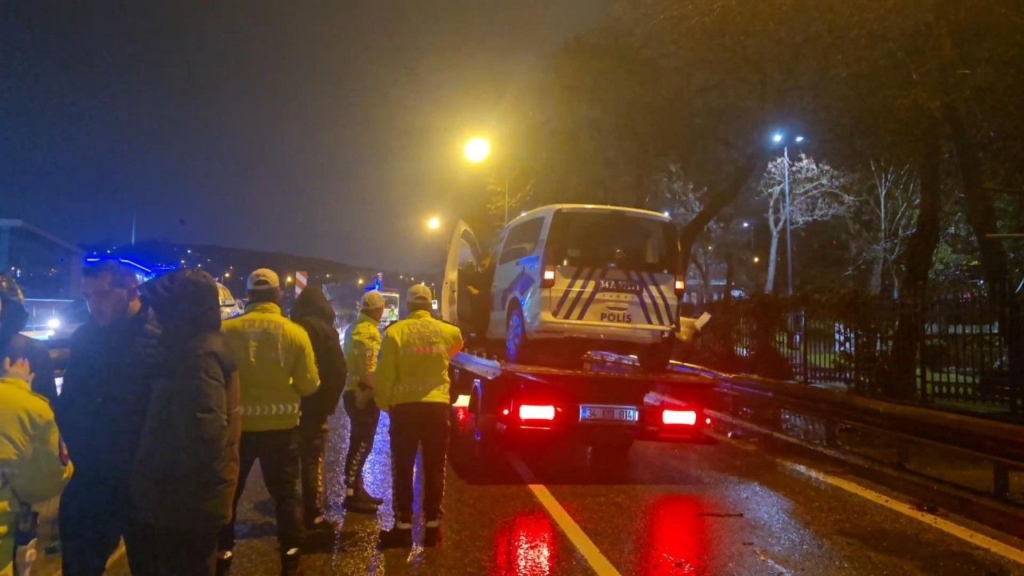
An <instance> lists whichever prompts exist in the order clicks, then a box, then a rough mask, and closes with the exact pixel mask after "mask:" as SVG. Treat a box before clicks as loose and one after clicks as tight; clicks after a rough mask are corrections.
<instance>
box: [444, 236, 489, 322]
mask: <svg viewBox="0 0 1024 576" xmlns="http://www.w3.org/2000/svg"><path fill="white" fill-rule="evenodd" d="M480 255H481V253H480V245H479V243H477V240H476V236H475V235H474V234H473V231H472V230H471V229H470V228H469V226H468V225H467V224H466V223H465V222H463V221H462V220H459V222H458V224H456V226H455V233H454V234H453V235H452V240H451V243H449V245H448V258H447V260H446V262H445V267H444V281H443V283H442V285H441V319H442V320H444V321H446V322H451V323H452V324H455V325H457V326H459V327H460V328H461V327H463V326H464V325H466V326H468V325H469V324H470V323H471V322H472V318H471V317H470V311H471V310H472V307H471V301H470V298H469V293H468V291H467V286H466V280H467V277H469V276H473V275H475V272H476V268H477V265H478V264H479V263H480ZM460 320H461V321H460Z"/></svg>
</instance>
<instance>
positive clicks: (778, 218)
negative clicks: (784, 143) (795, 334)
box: [758, 154, 850, 293]
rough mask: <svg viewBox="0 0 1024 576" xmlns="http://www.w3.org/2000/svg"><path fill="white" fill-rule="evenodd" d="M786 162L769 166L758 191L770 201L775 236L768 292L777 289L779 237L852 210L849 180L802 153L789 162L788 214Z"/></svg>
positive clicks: (767, 281)
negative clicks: (787, 226)
mask: <svg viewBox="0 0 1024 576" xmlns="http://www.w3.org/2000/svg"><path fill="white" fill-rule="evenodd" d="M786 168H787V167H786V159H785V158H776V159H775V160H772V161H771V162H769V163H768V167H767V169H766V170H765V172H764V175H763V176H762V177H761V182H760V183H759V185H758V192H759V194H760V196H761V197H762V198H766V199H767V200H768V213H767V219H768V229H769V230H770V231H771V233H772V237H771V245H770V248H769V250H768V278H767V279H766V280H765V284H764V291H765V293H772V292H773V291H774V288H775V269H776V265H777V260H778V251H779V234H781V233H782V231H783V230H785V229H786V218H787V217H788V218H789V219H790V223H789V226H790V228H799V227H801V226H804V225H806V224H809V223H811V222H818V221H822V220H830V219H832V218H835V217H837V216H841V215H844V214H846V213H847V212H848V211H849V202H848V196H846V195H845V194H844V193H843V189H844V188H845V187H846V186H847V184H848V182H849V180H850V178H849V177H848V176H847V175H846V174H844V173H842V172H840V171H839V170H836V169H835V168H832V167H831V166H829V165H828V164H825V163H824V162H815V161H814V159H813V158H811V157H809V156H806V155H804V154H801V155H800V156H799V157H798V158H797V159H796V160H795V161H793V160H791V161H790V162H789V171H790V172H789V213H788V214H787V211H786V203H785V178H786V173H785V170H786Z"/></svg>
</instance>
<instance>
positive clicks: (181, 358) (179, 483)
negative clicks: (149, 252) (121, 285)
mask: <svg viewBox="0 0 1024 576" xmlns="http://www.w3.org/2000/svg"><path fill="white" fill-rule="evenodd" d="M139 291H140V296H141V298H142V301H143V303H144V304H146V305H147V306H148V307H149V308H150V309H151V310H152V311H153V313H154V315H155V317H156V322H157V324H158V325H159V327H160V339H159V342H160V345H161V348H162V350H163V361H162V362H161V363H160V364H159V366H158V368H157V373H156V377H155V378H154V381H153V389H152V391H151V395H150V403H149V417H148V419H147V420H146V424H145V426H144V427H143V429H142V436H141V438H140V439H139V452H138V456H137V458H136V461H135V470H134V473H133V475H132V494H133V496H134V498H135V505H136V508H137V510H138V514H139V517H140V519H141V520H142V521H143V522H144V524H145V533H146V536H147V537H148V538H149V539H150V540H149V553H150V554H151V555H152V556H153V564H154V565H155V566H156V574H157V575H159V576H212V575H213V574H214V572H215V569H216V562H215V553H216V549H217V536H218V534H219V532H220V530H221V528H222V527H223V526H224V525H226V524H227V523H228V522H229V521H230V520H231V504H232V501H233V498H234V495H235V485H236V482H237V480H238V442H239V437H240V435H241V430H242V427H241V410H240V408H239V384H238V372H237V369H236V367H235V363H234V360H233V359H232V357H231V353H230V351H229V350H228V346H227V343H226V341H225V339H224V335H223V334H222V333H221V331H220V323H221V320H220V303H219V300H218V295H217V284H216V283H215V281H214V279H213V278H212V277H211V276H210V275H209V274H207V273H206V272H203V271H202V270H178V271H175V272H172V273H170V274H167V275H165V276H161V277H159V278H157V279H155V280H152V281H150V282H147V283H145V284H143V285H142V286H140V287H139Z"/></svg>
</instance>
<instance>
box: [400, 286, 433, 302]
mask: <svg viewBox="0 0 1024 576" xmlns="http://www.w3.org/2000/svg"><path fill="white" fill-rule="evenodd" d="M406 297H407V298H408V299H409V302H416V303H417V304H430V302H431V300H433V295H432V294H431V293H430V288H427V287H426V286H424V285H423V284H413V285H412V286H411V287H410V288H409V293H408V294H407V295H406Z"/></svg>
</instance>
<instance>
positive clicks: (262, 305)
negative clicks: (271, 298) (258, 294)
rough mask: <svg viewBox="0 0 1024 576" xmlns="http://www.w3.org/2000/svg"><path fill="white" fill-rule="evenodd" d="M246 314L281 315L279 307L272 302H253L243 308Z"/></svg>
mask: <svg viewBox="0 0 1024 576" xmlns="http://www.w3.org/2000/svg"><path fill="white" fill-rule="evenodd" d="M245 311H246V313H248V312H262V313H264V314H281V307H280V306H278V305H277V304H274V303H273V302H254V303H252V304H247V305H246V306H245Z"/></svg>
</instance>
